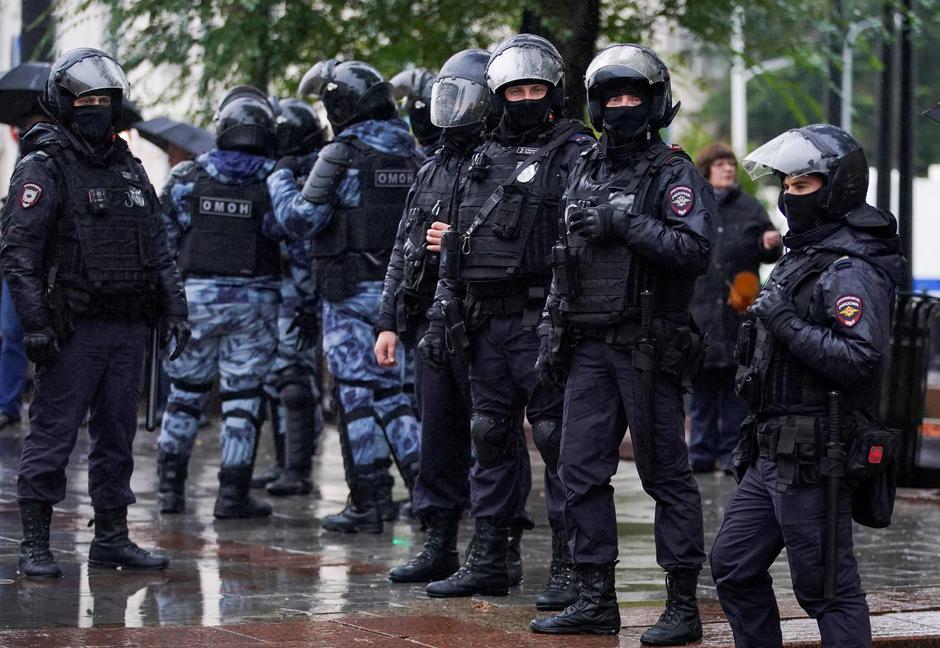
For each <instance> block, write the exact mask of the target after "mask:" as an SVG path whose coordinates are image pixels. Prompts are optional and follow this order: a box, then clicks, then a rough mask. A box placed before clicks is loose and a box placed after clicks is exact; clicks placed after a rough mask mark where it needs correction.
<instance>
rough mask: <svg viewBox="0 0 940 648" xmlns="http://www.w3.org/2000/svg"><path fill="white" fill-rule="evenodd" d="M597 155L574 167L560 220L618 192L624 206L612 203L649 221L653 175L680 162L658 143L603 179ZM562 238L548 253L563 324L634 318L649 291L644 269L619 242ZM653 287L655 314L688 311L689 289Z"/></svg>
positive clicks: (598, 323)
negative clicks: (621, 195) (554, 269)
mask: <svg viewBox="0 0 940 648" xmlns="http://www.w3.org/2000/svg"><path fill="white" fill-rule="evenodd" d="M599 152H600V149H599V147H595V148H594V149H591V150H590V151H588V152H587V153H585V154H584V155H582V157H581V158H580V159H579V160H578V163H577V165H575V168H574V172H573V174H572V177H573V178H575V180H574V183H573V185H572V186H571V188H570V189H569V190H568V192H567V193H566V195H565V198H566V202H565V214H566V215H567V213H568V212H569V211H570V210H572V209H585V208H588V207H594V206H597V205H602V204H606V203H610V201H611V194H614V193H622V194H624V196H626V197H627V202H626V203H621V202H620V200H622V199H618V207H623V208H625V209H627V210H628V211H632V212H634V213H641V214H647V215H651V216H654V215H655V214H656V213H657V212H656V209H655V205H653V204H652V203H653V201H654V199H655V198H656V196H657V191H656V189H658V187H659V183H657V181H656V180H657V176H658V175H659V174H660V172H661V171H662V170H663V169H665V168H666V167H668V166H669V165H670V164H676V163H680V162H679V160H680V159H683V158H685V156H684V155H683V154H681V153H679V152H677V151H676V150H674V149H672V148H671V147H669V146H666V145H665V144H662V143H658V144H657V145H655V146H651V147H650V149H649V150H648V151H647V152H646V153H645V154H644V155H643V156H642V157H641V158H640V159H639V161H638V162H636V163H635V164H633V165H631V166H629V167H626V168H624V169H620V170H618V171H615V172H614V173H612V174H610V175H609V176H608V177H606V178H604V177H603V175H604V174H605V173H607V172H608V168H607V166H606V165H605V164H604V163H603V161H602V160H599ZM680 156H681V157H680ZM654 217H655V216H654ZM565 225H567V223H566V224H565ZM565 229H567V227H565ZM565 238H566V240H567V245H562V246H561V247H560V248H558V249H556V250H554V251H553V255H552V256H553V261H554V263H555V267H556V287H557V288H558V292H559V297H560V298H561V302H560V306H559V308H560V311H561V314H562V316H563V317H564V319H565V322H566V323H568V324H570V325H573V326H579V325H580V326H592V327H593V326H606V325H611V324H617V323H620V322H622V321H625V320H628V319H638V318H639V312H640V293H641V292H642V291H643V290H644V289H647V288H649V289H653V288H654V286H653V285H652V277H651V272H652V271H653V268H651V267H650V264H649V263H648V262H646V260H645V259H644V258H643V257H641V256H639V255H637V254H634V253H633V251H631V250H630V249H629V247H628V246H627V245H626V244H625V243H623V242H622V241H618V240H608V241H601V242H600V243H590V242H588V241H587V239H585V238H584V237H583V236H580V235H578V234H572V235H567V236H565ZM562 275H566V276H564V277H562ZM690 283H694V280H690ZM655 288H656V289H655V291H654V292H655V299H656V302H655V306H654V308H655V309H656V310H659V311H663V310H683V309H685V308H687V307H688V302H689V299H690V298H691V290H687V291H675V290H666V286H659V285H657V286H655ZM670 288H671V286H670ZM686 293H687V294H686Z"/></svg>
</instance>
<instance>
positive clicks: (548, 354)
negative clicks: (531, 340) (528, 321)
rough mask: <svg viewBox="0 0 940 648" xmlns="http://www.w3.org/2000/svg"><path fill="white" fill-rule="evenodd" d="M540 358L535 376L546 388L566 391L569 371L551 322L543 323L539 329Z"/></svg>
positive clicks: (536, 363)
mask: <svg viewBox="0 0 940 648" xmlns="http://www.w3.org/2000/svg"><path fill="white" fill-rule="evenodd" d="M538 334H539V356H538V359H537V360H536V361H535V376H536V378H538V381H539V382H540V383H541V384H542V385H544V386H546V387H560V388H561V389H564V387H565V382H566V381H567V378H568V370H567V367H566V366H565V362H564V359H563V358H562V354H561V352H560V351H561V350H560V348H559V345H557V344H556V341H555V339H554V334H553V331H552V324H551V322H543V323H542V324H541V325H539V328H538Z"/></svg>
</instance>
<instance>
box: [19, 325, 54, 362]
mask: <svg viewBox="0 0 940 648" xmlns="http://www.w3.org/2000/svg"><path fill="white" fill-rule="evenodd" d="M23 346H24V347H25V349H26V357H27V358H29V359H30V360H32V361H33V363H35V364H36V365H37V366H42V367H44V366H46V365H50V364H52V363H53V362H55V359H56V358H57V357H59V343H58V342H57V341H56V339H55V334H54V333H53V332H52V329H43V330H41V331H37V332H35V333H27V334H26V335H25V336H23Z"/></svg>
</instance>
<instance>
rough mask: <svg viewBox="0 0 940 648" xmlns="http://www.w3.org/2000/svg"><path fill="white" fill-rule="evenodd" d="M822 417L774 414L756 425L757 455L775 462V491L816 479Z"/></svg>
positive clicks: (820, 449)
mask: <svg viewBox="0 0 940 648" xmlns="http://www.w3.org/2000/svg"><path fill="white" fill-rule="evenodd" d="M823 420H825V419H824V417H818V416H800V415H788V416H775V417H772V418H769V419H767V420H766V421H764V422H762V423H760V424H759V425H758V428H757V446H758V450H759V453H760V456H761V457H764V458H766V459H769V460H771V461H775V462H776V463H777V490H778V491H780V492H781V493H785V492H786V491H787V490H789V489H790V487H792V486H799V485H802V484H816V483H818V482H819V478H820V463H821V462H820V459H821V458H822V457H823V446H822V439H821V434H820V421H823Z"/></svg>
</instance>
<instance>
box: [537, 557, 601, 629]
mask: <svg viewBox="0 0 940 648" xmlns="http://www.w3.org/2000/svg"><path fill="white" fill-rule="evenodd" d="M615 564H616V563H608V564H606V565H589V564H582V565H578V566H577V571H578V581H579V583H580V588H579V592H578V600H577V601H575V602H574V604H572V605H570V606H568V607H567V608H565V611H564V612H562V613H561V614H556V615H555V616H552V617H547V618H545V619H533V620H532V622H531V623H529V628H530V629H531V630H532V631H533V632H540V633H544V634H602V635H610V634H617V633H618V632H620V607H619V606H618V605H617V590H616V589H615V588H614V565H615Z"/></svg>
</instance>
